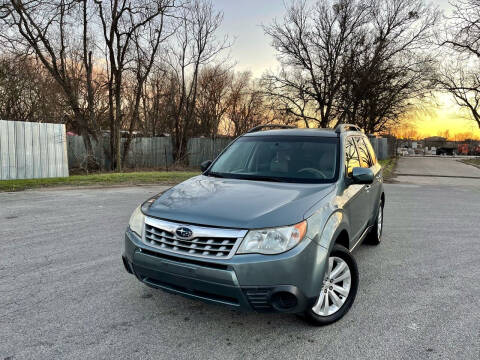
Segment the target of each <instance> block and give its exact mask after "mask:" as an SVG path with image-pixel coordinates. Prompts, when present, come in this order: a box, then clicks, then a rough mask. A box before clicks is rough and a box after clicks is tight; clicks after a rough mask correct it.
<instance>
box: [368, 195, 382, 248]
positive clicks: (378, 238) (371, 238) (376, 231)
mask: <svg viewBox="0 0 480 360" xmlns="http://www.w3.org/2000/svg"><path fill="white" fill-rule="evenodd" d="M382 234H383V201H382V202H380V205H379V206H378V210H377V216H376V218H375V224H374V225H373V228H372V230H371V231H370V233H369V234H368V236H367V238H366V242H367V243H368V244H371V245H378V244H380V243H381V242H382Z"/></svg>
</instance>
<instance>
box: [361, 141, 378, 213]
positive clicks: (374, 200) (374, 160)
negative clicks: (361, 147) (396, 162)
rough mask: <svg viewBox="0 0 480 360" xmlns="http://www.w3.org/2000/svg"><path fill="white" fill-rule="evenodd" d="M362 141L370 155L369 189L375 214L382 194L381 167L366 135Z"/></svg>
mask: <svg viewBox="0 0 480 360" xmlns="http://www.w3.org/2000/svg"><path fill="white" fill-rule="evenodd" d="M362 140H363V143H364V144H365V146H366V148H367V152H368V156H369V157H370V169H372V171H373V174H374V176H375V177H374V180H373V184H372V186H371V189H370V193H371V196H370V198H371V200H372V211H373V215H376V211H377V207H378V204H379V203H380V198H381V196H382V183H383V174H382V167H381V166H380V164H379V163H378V161H377V157H376V155H375V151H374V150H373V146H372V144H371V143H370V140H368V138H367V137H365V136H364V137H362Z"/></svg>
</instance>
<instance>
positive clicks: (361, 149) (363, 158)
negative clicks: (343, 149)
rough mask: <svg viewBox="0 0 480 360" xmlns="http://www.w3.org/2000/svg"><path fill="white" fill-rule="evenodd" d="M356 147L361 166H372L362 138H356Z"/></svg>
mask: <svg viewBox="0 0 480 360" xmlns="http://www.w3.org/2000/svg"><path fill="white" fill-rule="evenodd" d="M357 149H358V156H359V157H360V163H361V165H362V167H364V168H369V167H371V166H373V162H372V159H371V158H370V154H369V153H368V149H367V146H366V145H365V142H364V141H363V138H357Z"/></svg>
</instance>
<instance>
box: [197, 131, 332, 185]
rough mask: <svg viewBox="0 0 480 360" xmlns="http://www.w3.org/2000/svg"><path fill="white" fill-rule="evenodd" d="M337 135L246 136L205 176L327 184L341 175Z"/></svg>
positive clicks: (224, 154)
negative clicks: (339, 173) (339, 172)
mask: <svg viewBox="0 0 480 360" xmlns="http://www.w3.org/2000/svg"><path fill="white" fill-rule="evenodd" d="M338 144H339V141H338V138H336V137H335V138H327V137H319V136H288V137H287V136H275V137H274V136H245V137H241V138H240V139H238V140H237V141H235V142H234V143H233V144H232V145H231V146H230V147H229V148H228V149H227V150H225V152H224V153H223V154H222V155H221V156H220V157H219V158H218V159H217V160H216V161H215V163H214V164H213V165H212V167H211V168H210V170H209V172H208V173H207V174H206V175H210V176H218V177H226V178H235V179H249V180H265V181H281V182H303V183H327V182H334V181H335V180H336V178H337V176H338Z"/></svg>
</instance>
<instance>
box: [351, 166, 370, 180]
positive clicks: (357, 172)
mask: <svg viewBox="0 0 480 360" xmlns="http://www.w3.org/2000/svg"><path fill="white" fill-rule="evenodd" d="M374 177H375V175H374V174H373V171H372V169H368V168H362V167H356V168H353V172H352V182H353V184H372V183H373V179H374Z"/></svg>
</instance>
